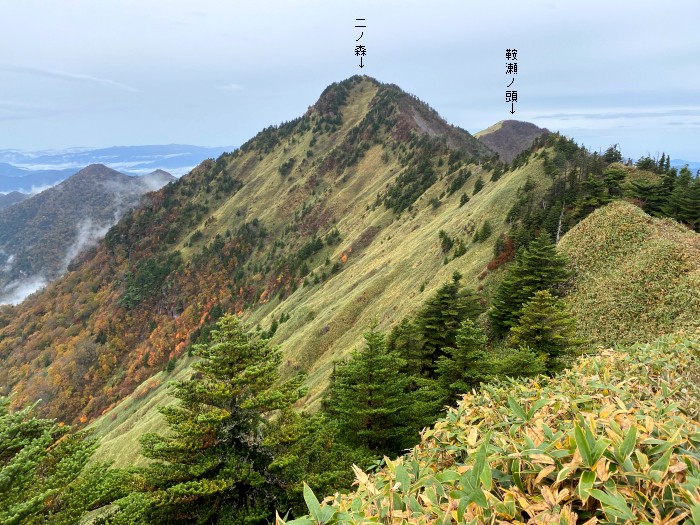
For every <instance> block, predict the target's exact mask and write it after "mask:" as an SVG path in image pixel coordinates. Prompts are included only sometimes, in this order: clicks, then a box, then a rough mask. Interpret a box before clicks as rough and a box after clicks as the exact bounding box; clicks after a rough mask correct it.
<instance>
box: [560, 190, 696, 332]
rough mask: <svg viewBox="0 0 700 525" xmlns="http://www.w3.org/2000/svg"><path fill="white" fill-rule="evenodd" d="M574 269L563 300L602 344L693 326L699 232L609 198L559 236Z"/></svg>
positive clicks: (582, 324)
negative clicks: (605, 204) (604, 203)
mask: <svg viewBox="0 0 700 525" xmlns="http://www.w3.org/2000/svg"><path fill="white" fill-rule="evenodd" d="M559 249H560V250H561V252H562V253H564V254H565V255H567V256H568V258H569V260H570V261H571V263H572V268H573V270H574V272H575V273H576V278H575V280H574V287H573V290H572V291H571V293H570V294H569V296H568V298H567V301H568V303H569V305H570V307H571V310H572V313H573V314H574V315H575V316H576V318H577V320H578V325H579V329H580V331H581V333H582V334H584V335H585V336H586V337H587V338H590V339H591V340H593V341H597V342H599V343H602V344H613V343H632V342H637V341H649V340H651V339H654V338H655V337H657V336H658V335H659V334H664V333H671V332H674V331H676V330H679V329H692V328H694V327H697V326H700V315H698V312H700V235H698V234H697V233H695V232H693V231H692V230H689V229H688V228H686V227H684V226H681V225H680V224H678V223H677V222H675V221H673V220H670V219H657V218H652V217H650V216H649V215H647V214H646V213H644V212H643V211H642V210H640V209H639V208H638V207H636V206H633V205H631V204H628V203H626V202H621V201H619V202H615V203H612V204H609V205H607V206H605V207H604V208H601V209H599V210H596V211H595V212H593V213H592V214H591V215H590V216H589V217H587V218H586V219H584V220H583V221H581V222H580V223H579V224H578V225H576V226H575V227H574V228H573V229H572V230H571V231H570V232H568V233H567V234H566V235H565V236H564V237H563V238H562V240H561V243H560V244H559Z"/></svg>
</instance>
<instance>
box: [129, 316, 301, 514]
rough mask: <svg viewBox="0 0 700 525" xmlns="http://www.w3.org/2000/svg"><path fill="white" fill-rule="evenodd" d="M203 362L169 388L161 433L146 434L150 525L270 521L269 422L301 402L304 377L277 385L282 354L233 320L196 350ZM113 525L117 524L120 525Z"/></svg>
mask: <svg viewBox="0 0 700 525" xmlns="http://www.w3.org/2000/svg"><path fill="white" fill-rule="evenodd" d="M194 354H195V355H198V356H200V357H201V358H202V359H201V360H200V361H198V362H196V363H194V364H193V365H192V368H194V370H195V371H196V373H195V375H194V376H192V378H191V379H189V380H186V381H178V382H176V383H174V385H173V389H172V395H173V396H174V397H176V398H177V399H178V400H179V403H178V404H176V405H170V406H166V407H161V408H160V412H161V413H162V414H163V417H164V419H165V421H166V423H167V424H168V427H169V432H168V433H167V434H165V435H161V434H146V435H145V436H144V437H143V438H142V440H141V442H142V447H143V451H142V453H143V455H144V456H145V457H147V458H149V459H152V460H154V463H153V464H152V465H151V466H150V467H148V468H147V469H146V470H145V471H144V478H145V483H144V487H143V491H142V494H135V495H134V496H132V498H131V500H132V501H125V502H121V503H122V504H123V506H124V507H126V508H129V506H130V504H131V503H133V498H136V499H139V498H140V499H144V498H145V500H146V501H147V502H148V504H147V505H146V508H144V507H143V505H140V506H138V505H137V507H140V508H141V509H142V511H143V512H144V518H143V519H144V521H145V522H148V523H229V522H231V523H242V522H246V523H255V522H262V521H265V520H268V519H269V517H270V515H271V513H272V512H273V506H272V504H273V500H274V498H275V495H276V494H277V493H279V492H280V490H279V488H278V480H277V479H276V477H275V476H274V475H273V474H272V473H271V472H270V471H269V465H270V464H271V462H272V461H273V460H274V457H273V454H272V452H271V450H270V447H267V446H266V445H265V443H264V440H265V439H269V433H270V428H271V427H270V423H269V419H268V418H269V416H270V415H272V414H273V413H277V412H278V411H283V410H285V409H288V408H289V407H290V406H291V404H292V403H294V402H295V401H296V400H297V399H299V397H300V392H299V385H300V380H301V378H295V379H293V380H291V381H287V382H285V383H281V384H278V381H277V380H278V372H277V369H278V366H279V363H280V359H281V356H280V352H279V349H277V348H276V347H272V346H270V345H269V343H268V341H267V340H264V339H263V340H260V339H257V340H256V339H253V338H252V337H251V336H249V335H248V334H247V333H246V332H244V330H243V328H242V327H241V325H240V322H239V320H238V318H237V317H235V316H233V315H226V316H224V317H222V318H221V319H219V321H218V323H217V329H216V330H213V331H212V334H211V343H210V344H208V345H196V346H195V349H194ZM117 522H118V521H117Z"/></svg>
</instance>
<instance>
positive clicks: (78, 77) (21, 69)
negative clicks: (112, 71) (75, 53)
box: [0, 65, 139, 93]
mask: <svg viewBox="0 0 700 525" xmlns="http://www.w3.org/2000/svg"><path fill="white" fill-rule="evenodd" d="M0 69H2V70H5V71H10V72H13V73H20V74H25V75H34V76H39V77H45V78H58V79H61V80H69V81H74V82H91V83H95V84H103V85H106V86H111V87H114V88H117V89H120V90H122V91H129V92H131V93H138V92H139V90H138V89H136V88H135V87H132V86H129V85H128V84H124V83H122V82H117V81H116V80H111V79H109V78H100V77H95V76H92V75H86V74H83V73H70V72H67V71H57V70H54V69H43V68H36V67H29V66H13V65H4V66H0Z"/></svg>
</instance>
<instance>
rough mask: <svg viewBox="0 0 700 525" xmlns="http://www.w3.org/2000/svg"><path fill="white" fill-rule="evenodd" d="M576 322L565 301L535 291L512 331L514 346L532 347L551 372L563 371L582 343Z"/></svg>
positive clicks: (511, 340) (510, 342)
mask: <svg viewBox="0 0 700 525" xmlns="http://www.w3.org/2000/svg"><path fill="white" fill-rule="evenodd" d="M575 331H576V323H575V320H574V318H573V317H572V316H571V315H570V314H569V313H568V311H567V310H566V307H565V305H564V302H563V301H562V300H561V299H557V298H556V297H554V296H553V295H552V294H551V293H549V291H547V290H540V291H539V292H536V293H535V294H534V295H533V296H532V298H531V299H530V300H529V301H528V302H527V303H526V304H525V305H524V306H523V309H522V313H521V315H520V319H519V320H518V324H517V325H516V326H513V327H512V328H511V329H510V336H509V338H508V344H509V345H510V346H511V347H514V348H517V347H529V348H531V349H533V350H534V351H536V352H538V353H539V354H540V355H542V356H543V358H544V362H545V366H546V368H547V371H548V372H556V371H558V370H560V369H562V368H563V367H564V366H565V365H566V363H567V362H568V360H570V358H571V357H572V356H573V351H574V348H575V347H576V346H577V345H579V344H581V341H579V340H578V339H577V338H576V335H575Z"/></svg>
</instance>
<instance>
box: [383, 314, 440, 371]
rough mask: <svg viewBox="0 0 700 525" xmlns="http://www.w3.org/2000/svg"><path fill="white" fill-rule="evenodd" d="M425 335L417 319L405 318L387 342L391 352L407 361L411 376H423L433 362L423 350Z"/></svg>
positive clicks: (407, 369) (392, 331) (407, 368)
mask: <svg viewBox="0 0 700 525" xmlns="http://www.w3.org/2000/svg"><path fill="white" fill-rule="evenodd" d="M424 343H425V342H424V340H423V334H422V332H421V330H420V327H419V326H418V323H417V322H416V320H415V319H411V318H409V317H405V318H404V319H402V320H401V322H400V323H399V324H397V325H396V326H395V327H394V328H393V329H392V330H391V332H389V336H388V337H387V340H386V345H387V348H388V349H389V351H392V352H398V353H399V355H401V357H402V358H403V359H404V360H405V361H406V371H407V372H408V373H409V375H421V372H426V373H427V370H428V369H429V367H430V364H431V362H432V360H431V359H430V356H428V355H426V352H425V351H424V350H423V345H424Z"/></svg>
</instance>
